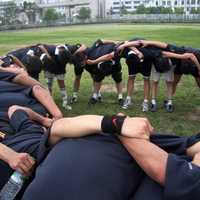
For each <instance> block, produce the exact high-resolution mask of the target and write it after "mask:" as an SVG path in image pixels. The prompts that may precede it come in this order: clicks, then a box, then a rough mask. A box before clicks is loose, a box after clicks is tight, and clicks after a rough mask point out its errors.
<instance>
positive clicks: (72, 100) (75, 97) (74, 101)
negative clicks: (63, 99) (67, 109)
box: [70, 96, 78, 104]
mask: <svg viewBox="0 0 200 200" xmlns="http://www.w3.org/2000/svg"><path fill="white" fill-rule="evenodd" d="M77 101H78V97H77V96H72V98H71V100H70V103H71V104H73V103H76V102H77Z"/></svg>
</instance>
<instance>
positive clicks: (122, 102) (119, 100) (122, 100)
mask: <svg viewBox="0 0 200 200" xmlns="http://www.w3.org/2000/svg"><path fill="white" fill-rule="evenodd" d="M118 104H119V105H120V106H123V104H124V99H123V98H120V99H118Z"/></svg>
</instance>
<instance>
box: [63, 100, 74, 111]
mask: <svg viewBox="0 0 200 200" xmlns="http://www.w3.org/2000/svg"><path fill="white" fill-rule="evenodd" d="M62 107H63V108H64V109H66V110H72V107H71V106H69V104H68V101H66V100H64V101H63V103H62Z"/></svg>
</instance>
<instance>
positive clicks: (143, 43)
mask: <svg viewBox="0 0 200 200" xmlns="http://www.w3.org/2000/svg"><path fill="white" fill-rule="evenodd" d="M139 42H140V45H141V46H142V47H147V46H148V45H149V42H148V41H147V40H139Z"/></svg>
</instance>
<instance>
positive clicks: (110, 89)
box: [101, 81, 143, 92]
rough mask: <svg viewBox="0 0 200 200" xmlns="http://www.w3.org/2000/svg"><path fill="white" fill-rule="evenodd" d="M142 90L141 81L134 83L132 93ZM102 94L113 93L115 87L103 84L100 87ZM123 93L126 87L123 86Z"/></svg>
mask: <svg viewBox="0 0 200 200" xmlns="http://www.w3.org/2000/svg"><path fill="white" fill-rule="evenodd" d="M140 90H143V81H136V83H135V86H134V91H140ZM101 91H102V92H115V91H116V87H115V84H103V85H102V86H101ZM123 92H126V85H125V84H124V85H123Z"/></svg>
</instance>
